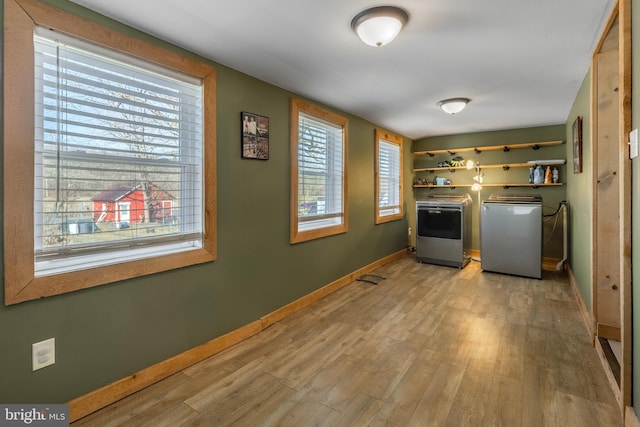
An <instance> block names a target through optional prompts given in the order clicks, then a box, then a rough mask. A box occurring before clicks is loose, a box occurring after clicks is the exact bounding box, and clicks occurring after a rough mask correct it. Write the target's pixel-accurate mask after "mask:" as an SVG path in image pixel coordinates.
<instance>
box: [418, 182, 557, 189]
mask: <svg viewBox="0 0 640 427" xmlns="http://www.w3.org/2000/svg"><path fill="white" fill-rule="evenodd" d="M472 185H473V184H452V185H436V184H414V185H413V188H450V189H454V188H456V187H461V188H465V187H471V186H472ZM562 185H564V183H563V182H558V183H555V184H510V183H502V184H496V183H494V184H482V188H485V187H502V188H504V189H508V188H511V187H531V188H538V187H558V186H562Z"/></svg>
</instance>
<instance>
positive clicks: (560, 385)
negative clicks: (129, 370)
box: [73, 256, 622, 427]
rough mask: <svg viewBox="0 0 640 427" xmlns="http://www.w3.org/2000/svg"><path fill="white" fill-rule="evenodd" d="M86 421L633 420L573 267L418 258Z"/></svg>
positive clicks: (513, 423)
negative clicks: (494, 267)
mask: <svg viewBox="0 0 640 427" xmlns="http://www.w3.org/2000/svg"><path fill="white" fill-rule="evenodd" d="M374 273H375V274H380V275H383V276H386V277H387V279H386V280H383V281H382V282H380V284H379V285H372V284H369V283H365V282H354V283H352V284H350V285H348V286H346V287H345V288H343V289H341V290H339V291H338V292H336V293H334V294H332V295H330V296H328V297H326V298H325V299H323V300H321V301H319V302H317V303H315V304H314V305H312V306H310V307H308V308H307V309H305V310H303V311H301V312H298V313H296V314H295V315H293V316H291V317H289V318H287V319H285V320H283V321H281V322H280V323H278V324H276V325H274V326H272V327H270V328H269V329H267V330H265V331H263V332H262V333H260V334H258V335H257V336H254V337H252V338H250V339H248V340H246V341H244V342H242V343H240V344H238V345H236V346H234V347H232V348H230V349H228V350H226V351H224V352H222V353H220V354H218V355H216V356H214V357H211V358H209V359H207V360H205V361H203V362H201V363H199V364H197V365H195V366H192V367H190V368H188V369H186V370H184V371H183V372H181V373H178V374H176V375H173V376H171V377H170V378H167V379H166V380H164V381H162V382H160V383H158V384H155V385H153V386H151V387H148V388H147V389H145V390H142V391H141V392H139V393H137V394H135V395H133V396H130V397H128V398H126V399H124V400H122V401H120V402H117V403H115V404H113V405H111V406H110V407H107V408H105V409H103V410H101V411H99V412H97V413H94V414H92V415H90V416H88V417H86V418H84V419H81V420H79V421H77V422H76V423H74V424H73V425H74V426H101V427H102V426H120V425H126V426H137V425H149V426H172V427H173V426H227V425H234V426H251V427H253V426H297V427H300V426H302V427H306V426H316V425H317V426H332V427H333V426H403V427H404V426H420V427H422V426H454V427H460V426H473V427H476V426H508V427H517V426H532V427H540V426H562V427H571V426H579V427H589V426H594V427H599V426H603V427H604V426H607V427H609V426H622V420H621V417H620V414H619V412H618V407H617V404H616V402H615V400H614V397H613V394H612V392H611V389H610V387H609V384H608V382H607V379H606V377H605V375H604V372H603V370H602V367H601V365H600V362H599V360H598V358H597V355H596V352H595V349H594V348H593V347H592V346H591V344H590V340H589V337H588V334H587V331H586V328H585V326H584V323H583V321H582V319H581V317H580V314H579V312H578V308H577V304H576V302H575V300H574V297H573V294H572V292H571V288H570V286H569V284H568V281H567V279H566V278H565V277H564V276H560V275H556V274H555V273H548V272H545V274H544V278H543V280H535V279H526V278H518V277H512V276H506V275H500V274H494V273H483V272H481V270H480V265H479V263H476V262H472V263H471V264H469V265H468V266H467V267H465V268H464V269H462V270H459V269H455V268H449V267H440V266H435V265H428V264H418V263H416V262H415V258H413V257H411V256H407V257H406V258H403V259H401V260H398V261H396V262H393V263H391V264H388V265H386V266H384V267H382V268H380V269H378V270H377V271H375V272H374Z"/></svg>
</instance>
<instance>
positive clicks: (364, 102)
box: [72, 0, 614, 139]
mask: <svg viewBox="0 0 640 427" xmlns="http://www.w3.org/2000/svg"><path fill="white" fill-rule="evenodd" d="M72 1H73V2H74V3H78V4H80V5H83V6H86V7H88V8H90V9H93V10H95V11H97V12H100V13H102V14H104V15H107V16H109V17H112V18H114V19H116V20H118V21H121V22H123V23H126V24H128V25H130V26H132V27H135V28H138V29H140V30H142V31H144V32H146V33H149V34H152V35H154V36H157V37H159V38H161V39H164V40H166V41H169V42H171V43H173V44H176V45H178V46H181V47H183V48H185V49H187V50H190V51H192V52H195V53H197V54H200V55H201V56H203V57H206V58H209V59H211V60H213V61H215V62H218V63H220V64H223V65H226V66H228V67H231V68H233V69H236V70H239V71H241V72H244V73H246V74H249V75H251V76H254V77H256V78H258V79H260V80H264V81H266V82H269V83H272V84H274V85H276V86H279V87H281V88H284V89H287V90H290V91H292V92H295V93H297V94H299V95H302V96H305V97H308V98H310V99H312V100H316V101H318V102H320V103H323V104H325V105H327V106H331V107H334V108H337V109H340V110H343V111H345V112H348V113H352V114H355V115H357V116H360V117H362V118H364V119H367V120H369V121H371V122H373V123H375V124H376V125H378V126H382V127H384V128H387V129H388V130H391V131H393V132H397V133H400V134H402V135H404V136H407V137H410V138H414V139H417V138H421V137H425V136H433V135H444V134H456V133H467V132H477V131H486V130H499V129H509V128H521V127H530V126H544V125H550V124H558V123H564V122H565V121H566V119H567V116H568V113H569V110H570V108H571V106H572V103H573V100H574V99H575V96H576V94H577V92H578V89H579V87H580V85H581V83H582V81H583V79H584V77H585V75H586V73H587V71H588V69H589V63H590V59H591V52H592V51H593V49H594V47H595V44H596V42H597V40H598V37H599V35H600V33H601V31H602V28H603V26H604V23H605V22H606V19H607V18H608V16H609V13H610V11H611V8H612V5H613V3H614V0H390V1H389V2H388V3H385V2H377V1H376V2H371V1H367V0H270V1H264V0H263V1H258V0H234V1H228V0H227V1H224V0H135V1H132V0H109V1H105V0H72ZM381 5H393V6H399V7H402V8H404V9H405V10H406V11H407V12H408V13H409V22H408V23H407V25H406V26H405V28H404V30H403V31H402V32H401V33H400V35H399V36H398V37H397V38H396V40H394V41H393V42H392V43H390V44H389V45H386V46H383V47H379V48H376V47H371V46H367V45H365V44H364V43H362V42H361V41H360V40H359V39H358V37H357V36H356V35H355V33H354V32H353V31H352V30H351V26H350V24H351V19H352V18H353V17H354V16H355V15H356V14H358V13H359V12H361V11H362V10H364V9H367V8H369V7H373V6H381ZM452 97H467V98H471V100H472V101H471V103H470V104H469V106H468V107H467V109H466V110H464V111H463V112H462V113H460V114H457V115H455V116H449V115H447V114H445V113H443V112H442V111H441V110H440V109H439V107H438V106H437V105H436V103H437V102H438V101H439V100H441V99H445V98H452ZM258 113H259V112H258Z"/></svg>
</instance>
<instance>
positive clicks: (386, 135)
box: [375, 129, 404, 224]
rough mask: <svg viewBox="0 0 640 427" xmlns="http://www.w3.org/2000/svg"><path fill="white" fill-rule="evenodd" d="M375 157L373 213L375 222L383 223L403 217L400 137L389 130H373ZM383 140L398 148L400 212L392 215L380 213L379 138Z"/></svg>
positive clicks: (401, 141)
mask: <svg viewBox="0 0 640 427" xmlns="http://www.w3.org/2000/svg"><path fill="white" fill-rule="evenodd" d="M375 139H376V143H375V158H376V170H375V188H376V190H375V193H376V194H375V197H376V199H375V215H376V224H383V223H385V222H390V221H397V220H399V219H402V218H404V189H403V182H404V170H403V169H404V164H403V160H402V152H403V151H402V149H403V147H402V143H403V140H402V137H401V136H398V135H395V134H392V133H390V132H386V131H383V130H380V129H376V131H375ZM381 139H382V140H384V141H386V142H388V143H392V144H397V145H398V148H399V149H400V177H399V178H400V188H399V190H398V191H400V212H399V213H397V214H393V215H384V216H382V215H380V179H379V178H380V140H381Z"/></svg>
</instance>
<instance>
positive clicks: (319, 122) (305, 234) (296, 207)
mask: <svg viewBox="0 0 640 427" xmlns="http://www.w3.org/2000/svg"><path fill="white" fill-rule="evenodd" d="M291 123H292V132H291V157H292V165H291V171H292V185H291V189H292V191H291V193H292V194H291V243H298V242H302V241H306V240H310V239H315V238H319V237H324V236H330V235H333V234H338V233H344V232H346V231H347V198H346V182H347V156H346V153H347V119H346V118H344V117H341V116H339V115H337V114H334V113H331V112H329V111H326V110H324V109H321V108H319V107H316V106H313V105H310V104H308V103H306V102H303V101H300V100H297V99H293V100H292V102H291Z"/></svg>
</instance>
